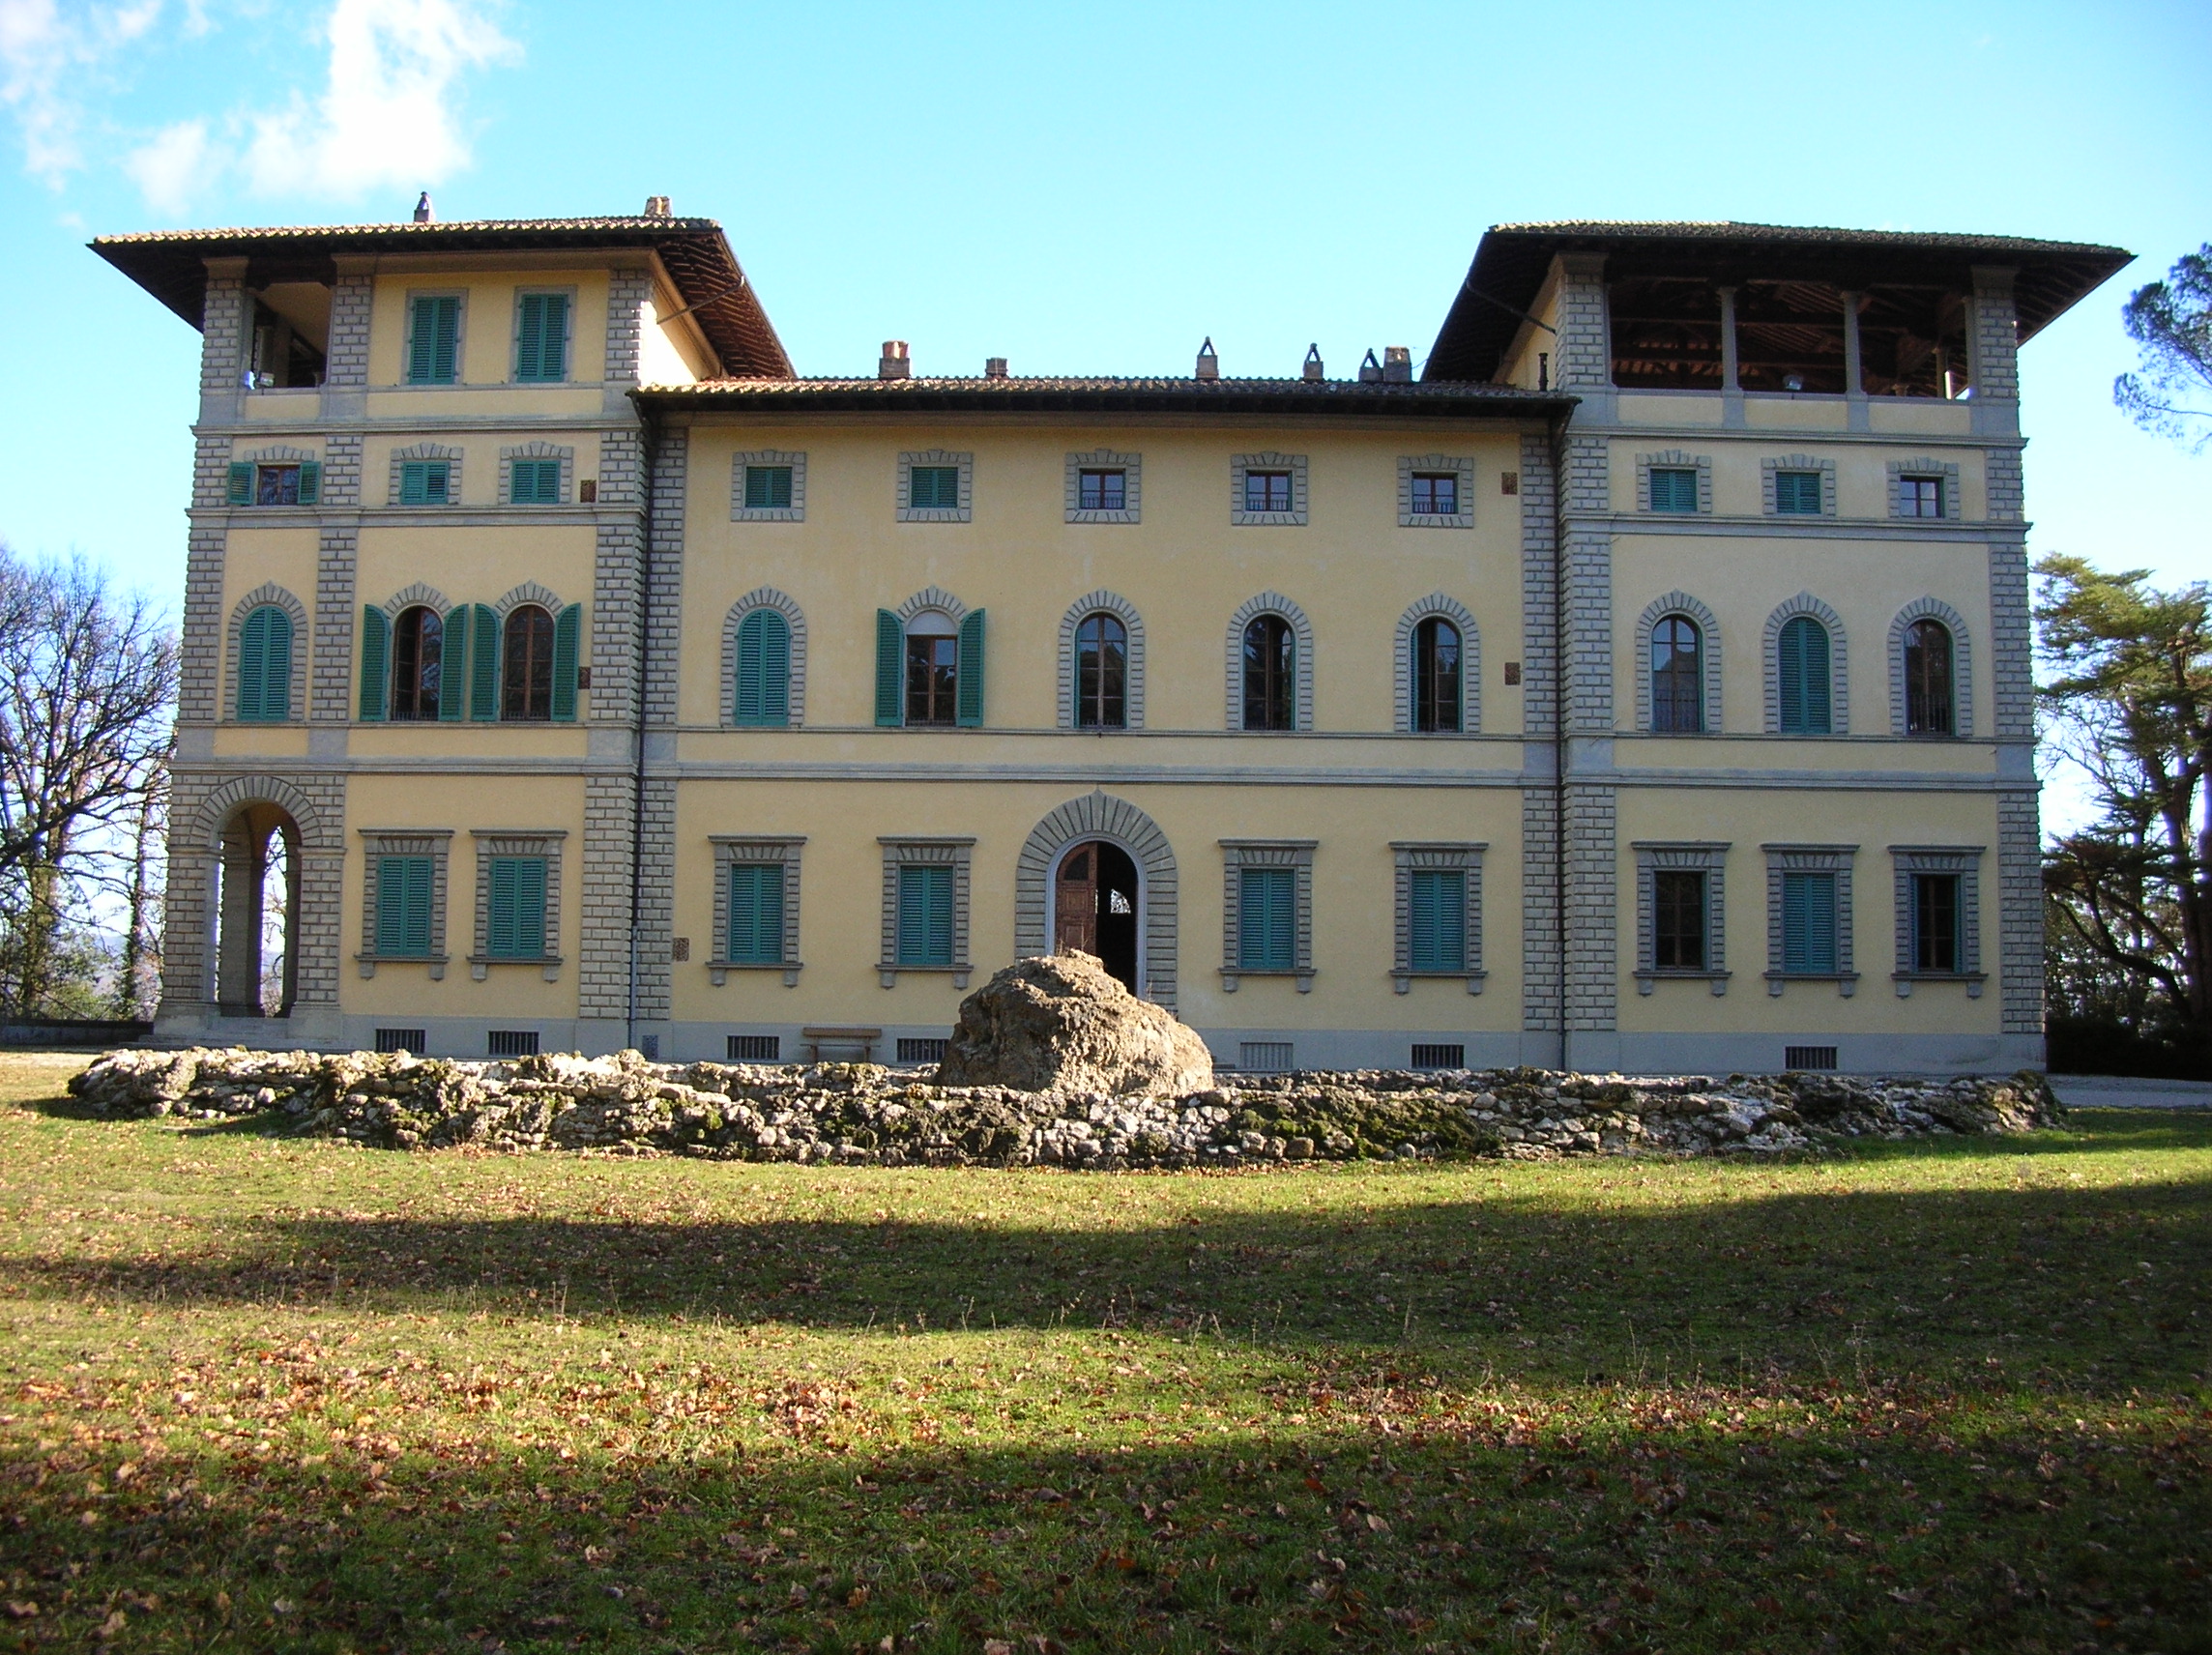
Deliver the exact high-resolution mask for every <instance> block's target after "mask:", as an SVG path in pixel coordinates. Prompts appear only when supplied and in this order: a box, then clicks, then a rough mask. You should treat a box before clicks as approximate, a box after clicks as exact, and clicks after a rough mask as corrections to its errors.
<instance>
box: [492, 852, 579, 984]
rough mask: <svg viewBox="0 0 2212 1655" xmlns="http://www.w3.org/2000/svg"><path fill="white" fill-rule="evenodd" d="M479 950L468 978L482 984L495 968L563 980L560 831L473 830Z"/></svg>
mask: <svg viewBox="0 0 2212 1655" xmlns="http://www.w3.org/2000/svg"><path fill="white" fill-rule="evenodd" d="M470 836H471V837H472V838H474V839H475V840H476V847H477V902H476V946H475V948H474V949H473V950H472V951H471V952H470V954H469V974H470V975H471V976H473V977H475V978H476V979H477V980H478V981H479V982H481V981H482V980H483V979H484V978H485V977H487V976H489V975H490V974H491V968H492V967H494V966H535V967H537V968H538V973H539V974H540V975H542V976H543V977H544V979H545V980H546V981H547V982H558V981H559V980H560V978H561V965H562V957H561V843H562V841H563V840H564V839H566V838H567V837H568V833H567V831H566V830H565V829H562V828H558V827H555V828H546V829H541V830H532V829H516V828H487V827H480V828H477V829H475V830H474V831H473V832H472V833H471V835H470Z"/></svg>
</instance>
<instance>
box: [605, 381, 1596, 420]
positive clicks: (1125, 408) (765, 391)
mask: <svg viewBox="0 0 2212 1655" xmlns="http://www.w3.org/2000/svg"><path fill="white" fill-rule="evenodd" d="M1435 390H1436V388H1435V387H1433V386H1432V387H1431V391H1432V392H1434V391H1435ZM1474 390H1475V388H1472V387H1469V388H1464V389H1461V388H1454V389H1453V390H1451V391H1448V392H1444V393H1442V394H1427V395H1423V394H1419V393H1414V394H1408V393H1406V392H1402V391H1401V392H1392V393H1388V394H1380V395H1379V394H1375V393H1373V392H1366V393H1362V392H1361V391H1360V390H1359V389H1358V388H1354V387H1348V388H1347V389H1346V390H1345V391H1344V392H1314V391H1306V390H1297V391H1291V390H1282V391H1269V390H1266V389H1261V388H1254V389H1251V390H1244V389H1237V390H1205V391H1199V390H1189V391H1182V390H1176V389H1172V388H1138V387H1131V388H1128V389H1117V388H1101V389H1089V388H1084V389H1074V388H1062V389H1049V388H1043V387H1039V388H1034V389H1030V388H1024V387H1020V386H1013V387H1004V388H1002V387H999V386H992V387H990V388H988V389H985V388H983V386H981V385H978V386H976V387H974V388H970V387H966V386H917V385H915V384H914V383H913V382H912V381H906V382H901V381H895V380H894V381H889V382H887V383H886V384H885V385H884V386H883V387H882V388H881V389H878V388H877V387H876V386H874V385H871V384H868V383H864V382H863V383H856V384H852V385H836V386H809V385H807V384H806V383H805V382H804V381H796V382H795V381H776V380H763V381H758V382H752V383H746V382H742V381H740V382H719V383H706V384H700V385H695V386H682V385H649V386H641V387H640V388H639V389H638V390H637V391H636V392H633V393H632V395H633V397H634V399H635V400H636V401H637V403H638V404H639V405H640V406H641V407H646V408H651V409H655V410H658V411H663V412H668V413H679V412H685V413H696V412H701V411H704V410H707V409H715V410H721V411H736V410H743V411H744V412H747V413H754V414H774V415H776V416H778V417H783V416H791V417H804V416H806V415H810V414H855V413H864V414H885V415H903V414H1087V415H1096V414H1237V415H1265V416H1267V417H1269V418H1298V417H1301V416H1302V417H1307V418H1313V417H1321V416H1332V415H1333V416H1358V417H1362V418H1369V419H1375V418H1382V419H1413V420H1436V419H1447V420H1449V419H1456V420H1502V421H1528V420H1540V421H1551V420H1556V419H1559V418H1563V417H1564V416H1565V415H1567V414H1568V413H1569V412H1571V411H1572V410H1573V408H1574V407H1575V405H1576V401H1577V399H1576V398H1575V397H1572V396H1564V395H1560V394H1558V393H1557V392H1549V393H1545V392H1489V391H1487V390H1485V391H1483V392H1479V393H1470V392H1474Z"/></svg>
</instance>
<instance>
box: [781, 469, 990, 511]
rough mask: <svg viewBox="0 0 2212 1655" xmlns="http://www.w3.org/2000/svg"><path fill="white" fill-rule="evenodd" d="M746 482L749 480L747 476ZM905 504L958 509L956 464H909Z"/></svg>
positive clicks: (924, 508)
mask: <svg viewBox="0 0 2212 1655" xmlns="http://www.w3.org/2000/svg"><path fill="white" fill-rule="evenodd" d="M746 480H747V481H748V482H749V481H750V480H751V479H750V478H749V477H748V478H747V479H746ZM906 500H907V505H908V506H909V507H910V508H913V509H914V510H916V511H957V510H959V509H960V468H959V467H958V466H918V465H917V466H911V467H909V468H908V470H907V488H906Z"/></svg>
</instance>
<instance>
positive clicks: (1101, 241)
mask: <svg viewBox="0 0 2212 1655" xmlns="http://www.w3.org/2000/svg"><path fill="white" fill-rule="evenodd" d="M0 119H4V120H5V121H6V123H7V126H6V129H5V130H6V131H7V135H8V141H9V143H10V145H11V149H10V152H9V154H8V157H7V161H6V164H5V166H0V224H5V225H6V226H7V230H6V237H7V249H8V252H9V254H10V256H9V257H8V258H6V259H5V260H0V283H5V285H6V291H5V292H4V293H0V304H4V305H5V309H4V311H0V313H4V314H5V315H7V316H8V317H9V318H10V324H11V325H10V327H9V329H8V339H9V351H8V377H7V383H8V385H9V387H10V388H11V390H12V391H13V392H14V393H13V394H10V395H8V396H6V397H5V398H0V539H4V540H5V541H6V542H7V543H9V544H11V545H13V546H14V547H15V548H16V549H18V550H20V551H25V552H61V551H66V550H70V549H73V548H76V549H81V550H83V551H86V552H88V553H90V554H92V555H94V556H96V557H98V558H101V559H102V560H104V561H105V562H107V563H108V564H110V565H111V566H114V567H115V568H116V569H117V570H119V571H120V572H121V573H123V574H124V575H125V576H126V577H127V578H128V579H129V580H131V582H133V583H136V584H139V585H142V586H144V587H145V588H147V589H148V590H150V591H152V592H154V593H157V594H159V595H163V596H165V597H170V598H172V599H173V598H174V596H175V595H177V594H178V593H179V591H180V590H181V585H182V575H183V565H184V542H185V524H184V518H183V514H182V504H183V501H184V498H185V489H186V481H187V478H188V474H189V457H190V450H189V435H188V431H187V427H188V425H189V421H190V420H191V417H192V413H193V398H194V391H193V387H194V367H195V362H196V353H197V348H198V347H197V335H196V334H193V333H192V331H191V330H190V329H189V328H187V327H186V326H184V325H183V324H182V323H180V322H179V321H178V320H177V319H176V318H175V317H173V316H171V315H170V314H169V313H168V312H167V311H165V310H163V309H162V308H161V307H160V306H159V305H156V304H155V303H154V302H153V301H152V300H151V299H149V298H147V297H146V296H144V295H143V294H141V293H139V292H138V291H137V290H136V289H135V288H133V287H131V286H130V285H129V284H128V283H127V282H125V281H124V280H123V279H122V278H121V277H120V276H117V275H115V274H114V273H113V272H112V271H110V270H109V269H107V267H106V266H104V265H103V264H102V263H101V262H99V261H98V260H96V259H95V258H93V257H92V255H91V254H89V253H88V252H86V251H85V249H84V247H83V243H84V242H85V240H86V239H87V237H88V236H89V235H91V234H94V233H97V232H103V231H120V230H132V229H146V228H155V227H166V226H173V225H209V224H239V223H247V224H252V223H298V222H318V221H358V220H364V219H380V218H402V217H404V216H405V215H406V212H407V210H408V209H409V208H410V207H411V206H412V205H413V202H414V198H415V192H416V190H417V189H422V188H427V189H430V190H431V191H432V192H433V194H434V195H435V197H436V200H437V204H438V208H439V212H440V215H441V217H445V218H474V217H515V216H523V215H534V214H586V213H612V212H632V211H635V210H637V209H638V207H639V206H640V205H641V204H642V203H643V201H644V199H645V197H646V196H647V195H648V194H649V193H654V194H667V195H671V196H673V197H674V199H675V205H676V208H677V211H679V212H681V213H691V214H703V215H707V216H711V217H713V218H718V219H720V220H721V221H722V223H723V224H724V225H725V226H726V227H727V229H728V231H729V234H730V239H731V242H732V244H733V245H734V246H735V247H736V248H737V251H738V255H739V257H740V258H741V259H742V261H743V263H744V265H745V267H746V269H747V271H748V273H749V274H750V275H751V276H752V277H753V280H754V282H755V284H756V286H757V287H758V289H759V291H760V292H761V294H762V295H763V297H764V298H765V300H766V301H767V304H768V306H769V309H770V312H771V316H772V317H773V318H774V320H775V323H776V325H777V327H778V329H779V330H780V331H781V333H782V335H783V338H784V341H785V343H786V344H787V345H788V347H789V348H790V350H791V353H792V356H793V358H794V359H795V360H796V362H797V363H798V364H799V366H800V371H802V372H811V373H827V372H840V371H853V370H859V371H863V372H864V371H870V370H871V369H872V364H873V363H874V361H875V357H876V352H877V347H878V344H879V342H880V341H881V340H882V339H884V338H886V337H892V336H897V337H904V338H907V339H910V340H911V341H913V345H914V354H915V360H916V363H917V368H918V370H919V371H922V372H931V371H951V372H976V371H979V370H980V367H981V364H982V361H983V358H984V357H985V356H986V355H1000V356H1006V357H1009V358H1011V359H1012V362H1013V365H1014V369H1015V371H1016V372H1045V371H1067V370H1082V371H1101V372H1115V373H1124V372H1150V371H1184V370H1186V369H1187V364H1188V363H1189V362H1190V359H1191V355H1192V353H1193V351H1194V350H1195V348H1196V347H1197V344H1198V341H1199V339H1200V337H1201V336H1202V335H1204V334H1211V335H1212V337H1213V339H1214V341H1215V343H1216V345H1217V346H1218V347H1219V348H1220V350H1221V353H1222V359H1223V363H1224V365H1225V367H1226V368H1227V370H1228V371H1230V372H1233V373H1246V372H1250V373H1293V372H1295V371H1296V364H1297V362H1298V360H1299V358H1300V357H1301V356H1302V355H1303V353H1304V351H1305V347H1306V345H1307V343H1308V342H1309V341H1318V342H1319V343H1320V345H1321V348H1322V351H1323V354H1324V357H1325V358H1326V360H1327V362H1328V363H1329V366H1330V369H1331V371H1332V372H1348V371H1349V370H1350V369H1351V368H1352V367H1353V365H1355V363H1357V361H1358V358H1359V356H1360V354H1361V353H1362V352H1363V351H1364V350H1366V349H1367V348H1368V347H1369V346H1378V347H1379V346H1382V345H1384V344H1398V343H1405V344H1411V345H1412V347H1413V348H1414V353H1415V358H1416V361H1417V360H1419V359H1420V358H1421V357H1423V356H1425V354H1426V352H1427V347H1428V345H1429V343H1430V341H1431V340H1432V339H1433V338H1434V337H1435V334H1436V331H1437V327H1438V324H1439V322H1440V321H1441V318H1442V315H1443V311H1444V307H1445V305H1446V303H1447V302H1448V300H1449V299H1450V297H1451V294H1452V292H1453V290H1454V288H1455V286H1456V284H1457V282H1458V281H1459V279H1460V277H1461V276H1462V275H1463V274H1464V273H1465V271H1466V268H1467V264H1468V261H1469V259H1470V256H1471V254H1472V252H1473V250H1474V246H1475V243H1476V241H1477V239H1478V238H1479V236H1480V234H1481V231H1482V228H1483V226H1484V225H1486V224H1489V223H1492V222H1497V221H1501V220H1509V219H1523V218H1748V219H1767V220H1777V221H1783V222H1793V223H1815V224H1842V225H1854V226H1872V227H1882V228H1898V229H1923V230H1975V231H1994V232H2005V233H2015V234H2023V235H2034V236H2049V237H2056V238H2063V239H2076V240H2082V241H2095V242H2109V243H2117V244H2119V245H2121V246H2123V247H2129V248H2132V249H2133V250H2135V251H2136V252H2137V253H2139V255H2140V257H2139V261H2138V263H2137V264H2136V265H2135V266H2134V267H2132V268H2131V269H2130V270H2128V271H2127V272H2125V273H2123V274H2122V276H2120V277H2118V278H2117V279H2115V280H2114V281H2113V282H2112V283H2110V284H2109V285H2108V286H2107V287H2106V288H2105V289H2103V290H2101V291H2100V292H2098V293H2097V294H2095V295H2093V296H2092V297H2091V298H2090V299H2089V300H2088V301H2087V302H2086V303H2085V304H2083V305H2081V306H2080V307H2078V308H2077V309H2076V311H2075V312H2074V313H2072V314H2071V315H2069V316H2067V317H2065V318H2064V319H2062V320H2061V321H2060V322H2058V323H2057V324H2056V325H2055V326H2053V327H2052V328H2051V329H2050V330H2049V331H2047V332H2046V333H2045V334H2042V335H2041V336H2040V337H2038V338H2037V339H2036V340H2035V341H2034V342H2033V344H2032V345H2031V346H2030V347H2029V348H2028V350H2027V352H2026V354H2025V358H2024V362H2023V378H2024V382H2025V410H2026V421H2027V426H2028V430H2029V432H2030V435H2031V437H2032V438H2033V447H2032V448H2031V450H2030V453H2029V472H2028V486H2029V508H2030V511H2031V513H2032V514H2033V516H2034V517H2035V518H2036V520H2037V526H2036V530H2035V546H2036V549H2038V550H2039V551H2040V550H2044V549H2052V548H2062V549H2066V550H2070V551H2077V552H2081V553H2084V554H2086V555H2088V556H2090V557H2092V558H2095V559H2097V560H2099V561H2100V562H2105V563H2110V564H2115V565H2116V564H2123V563H2127V564H2146V565H2150V566H2154V567H2156V568H2157V569H2159V570H2160V571H2161V573H2162V574H2163V575H2165V576H2167V577H2169V578H2173V579H2180V578H2198V577H2204V576H2212V548H2208V544H2207V533H2206V523H2207V520H2208V519H2212V451H2208V452H2207V453H2206V454H2204V455H2203V456H2200V457H2191V456H2190V455H2188V454H2187V453H2185V452H2184V451H2182V450H2178V449H2177V448H2175V447H2174V446H2173V445H2171V444H2169V443H2167V442H2164V441H2161V440H2160V439H2157V438H2154V437H2152V436H2149V435H2147V434H2144V433H2141V432H2139V431H2137V430H2136V429H2135V428H2134V427H2132V426H2130V425H2128V424H2127V423H2126V422H2125V421H2123V420H2121V418H2120V417H2119V415H2118V414H2117V413H2116V412H2115V411H2114V409H2113V408H2112V406H2111V398H2110V383H2111V378H2112V375H2113V374H2114V373H2116V372H2118V371H2120V370H2122V369H2124V368H2127V367H2129V366H2131V365H2132V364H2133V354H2132V350H2131V347H2130V346H2129V344H2128V342H2127V340H2126V338H2125V336H2124V335H2123V334H2122V333H2121V330H2120V326H2119V320H2118V310H2119V305H2120V303H2121V301H2122V300H2123V299H2124V298H2125V297H2126V294H2127V291H2128V289H2129V288H2130V287H2131V286H2133V285H2135V284H2139V283H2140V282H2142V281H2146V280H2149V279H2151V278H2152V277H2153V276H2157V275H2160V274H2163V272H2164V271H2165V269H2166V267H2167V266H2168V264H2170V263H2171V262H2172V260H2173V259H2174V258H2175V257H2176V256H2177V255H2178V254H2180V253H2182V252H2184V251H2187V250H2189V249H2192V248H2194V247H2197V246H2198V245H2199V244H2201V243H2203V242H2206V241H2208V240H2212V8H2207V7H2205V6H2203V5H2201V4H2197V5H2194V6H2192V5H2157V4H2139V5H2128V4H2106V5H2083V4H2080V3H2076V4H2071V5H2037V4H2019V3H2015V4H2007V5H2005V6H2001V7H1999V6H1992V5H1989V4H1987V3H1986V0H1984V3H1981V4H1973V5H1951V4H1939V3H1930V0H1917V3H1914V4H1909V5H1886V4H1866V5H1858V6H1853V7H1848V8H1846V7H1839V6H1825V7H1818V8H1816V7H1809V6H1795V5H1781V4H1772V3H1768V4H1756V5H1753V4H1746V5H1735V6H1725V5H1716V6H1710V7H1703V8H1700V7H1695V6H1669V7H1654V6H1650V5H1648V4H1638V5H1619V6H1615V5H1604V4H1588V3H1586V4H1583V5H1579V6H1575V7H1572V8H1566V7H1560V6H1557V5H1551V6H1537V5H1528V4H1523V5H1517V6H1492V5H1481V6H1476V5H1462V6H1415V5H1404V6H1387V5H1377V4H1371V5H1364V6H1357V7H1352V6H1343V5H1334V6H1313V7H1301V6H1297V5H1294V4H1287V3H1274V4H1269V5H1266V6H1258V5H1253V6H1239V7H1232V6H1226V5H1223V6H1213V5H1206V4H1190V3H1185V4H1180V5H1176V6H1163V7H1148V6H1138V5H1121V6H1114V7H1095V6H1091V7H1082V8H1074V7H1066V8H1046V7H1041V6H1036V5H1023V6H970V7H958V6H933V7H916V6H911V5H909V6H890V5H882V6H873V5H839V4H817V5H813V6H807V7H794V6H789V5H774V6H764V5H749V4H729V3H724V4H714V5H705V6H684V5H680V4H666V5H661V6H656V7H650V8H649V7H611V6H608V5H606V4H605V3H604V0H598V3H597V4H592V5H585V4H580V3H578V4H568V3H549V0H509V3H506V4H497V3H494V0H336V3H335V4H332V3H331V0H290V3H289V4H287V5H282V6H279V5H277V4H276V3H275V0H112V3H86V4H77V5H69V4H64V3H62V0H0Z"/></svg>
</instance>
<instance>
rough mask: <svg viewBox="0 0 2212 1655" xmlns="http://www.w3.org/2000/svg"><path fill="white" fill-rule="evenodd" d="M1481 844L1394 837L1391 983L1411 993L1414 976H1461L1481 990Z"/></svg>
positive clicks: (1475, 991)
mask: <svg viewBox="0 0 2212 1655" xmlns="http://www.w3.org/2000/svg"><path fill="white" fill-rule="evenodd" d="M1487 849H1489V847H1488V846H1487V845H1481V844H1415V843H1412V842H1408V841H1393V842H1392V844H1391V846H1390V853H1391V856H1392V857H1393V858H1394V859H1395V861H1396V863H1397V893H1396V896H1397V899H1396V904H1395V915H1396V919H1397V925H1396V930H1397V954H1396V959H1395V961H1394V962H1393V964H1392V966H1391V970H1390V978H1391V984H1392V986H1393V987H1395V988H1396V989H1397V991H1398V992H1399V993H1400V994H1410V993H1411V992H1412V985H1413V979H1414V978H1415V977H1448V978H1458V979H1461V980H1464V981H1465V982H1466V984H1467V992H1468V993H1470V994H1480V993H1481V992H1482V980H1483V976H1484V973H1483V969H1482V853H1483V852H1484V851H1485V850H1487Z"/></svg>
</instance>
